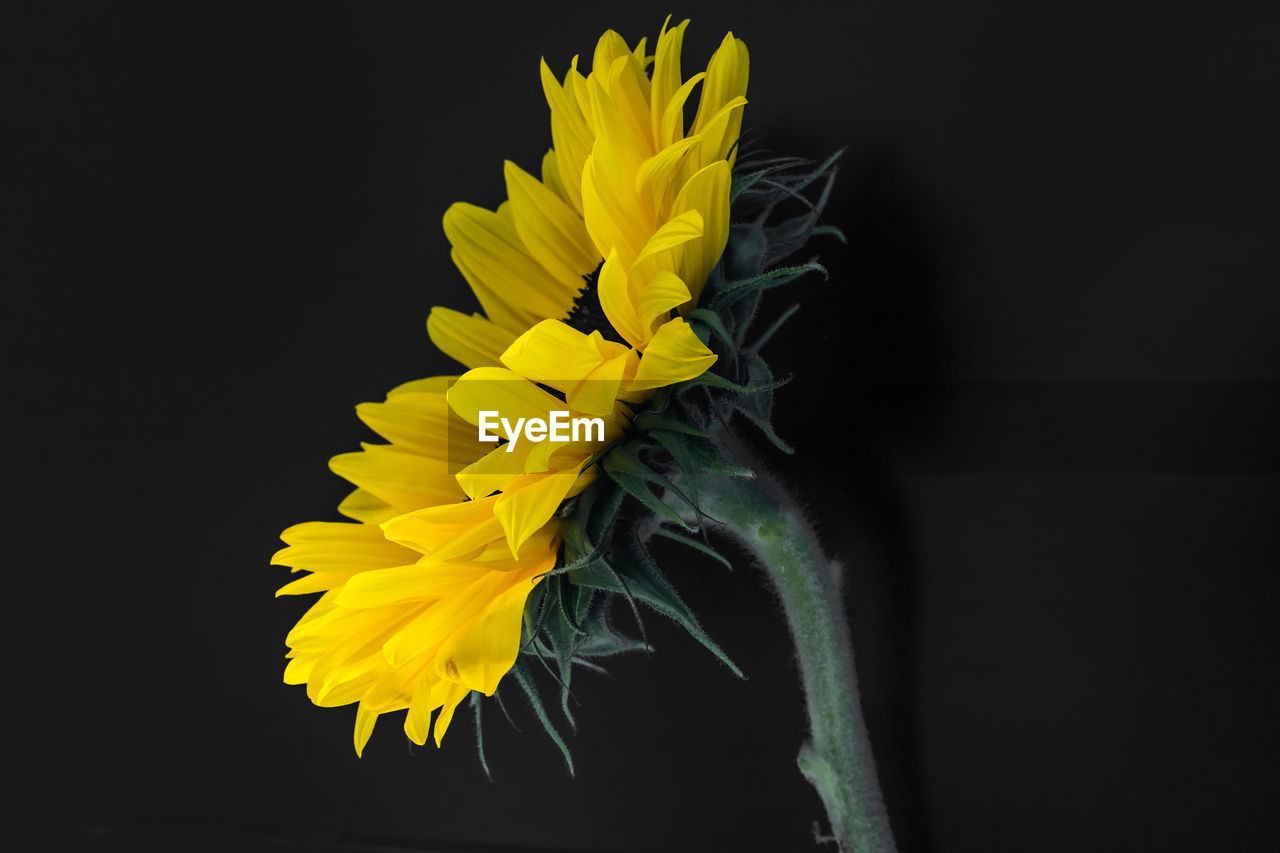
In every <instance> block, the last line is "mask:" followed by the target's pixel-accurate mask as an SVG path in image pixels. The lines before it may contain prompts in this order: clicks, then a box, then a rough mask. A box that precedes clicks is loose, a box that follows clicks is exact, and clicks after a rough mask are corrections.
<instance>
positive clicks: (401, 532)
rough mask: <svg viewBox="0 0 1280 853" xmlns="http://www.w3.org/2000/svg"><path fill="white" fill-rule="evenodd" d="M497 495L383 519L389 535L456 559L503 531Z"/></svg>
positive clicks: (432, 553) (434, 554) (431, 554)
mask: <svg viewBox="0 0 1280 853" xmlns="http://www.w3.org/2000/svg"><path fill="white" fill-rule="evenodd" d="M496 500H497V499H496V498H483V499H481V500H475V501H464V502H462V503H454V504H445V505H442V506H431V507H426V508H425V509H420V510H417V511H416V512H409V513H405V514H404V515H399V516H396V517H395V518H393V519H391V520H390V521H384V522H383V523H382V529H383V531H384V532H385V533H386V535H387V538H388V539H390V540H392V541H394V542H399V543H400V544H402V545H404V546H405V547H406V548H412V549H413V550H415V551H418V552H419V553H421V554H425V555H427V556H429V557H434V558H435V559H438V560H448V559H454V558H456V557H461V556H463V555H465V554H468V553H470V552H472V551H476V550H478V549H479V548H482V547H484V545H485V544H486V543H488V542H491V541H492V540H494V539H497V538H499V537H501V536H502V535H503V527H502V524H501V522H499V521H498V519H497V518H496V517H495V516H494V514H493V504H494V502H495V501H496Z"/></svg>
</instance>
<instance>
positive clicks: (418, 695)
mask: <svg viewBox="0 0 1280 853" xmlns="http://www.w3.org/2000/svg"><path fill="white" fill-rule="evenodd" d="M431 687H432V679H431V678H430V677H429V676H427V675H424V676H422V677H421V678H419V679H418V682H417V683H416V684H415V685H414V687H413V692H412V694H411V695H410V698H409V713H407V714H405V717H404V733H405V735H407V736H408V738H409V740H411V741H413V742H414V743H416V744H417V745H418V746H422V745H424V744H425V743H426V742H427V737H428V735H429V734H430V731H431V711H432V710H433V706H432V704H431Z"/></svg>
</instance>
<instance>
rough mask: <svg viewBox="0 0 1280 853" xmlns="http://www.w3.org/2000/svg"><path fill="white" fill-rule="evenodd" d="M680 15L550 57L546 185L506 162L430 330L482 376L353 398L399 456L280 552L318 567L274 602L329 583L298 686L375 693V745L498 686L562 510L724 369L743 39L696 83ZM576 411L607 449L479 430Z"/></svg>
mask: <svg viewBox="0 0 1280 853" xmlns="http://www.w3.org/2000/svg"><path fill="white" fill-rule="evenodd" d="M687 24H688V22H687V21H686V22H684V23H681V24H680V25H678V26H676V27H673V28H667V27H666V26H664V27H663V30H662V32H661V34H660V35H659V37H658V41H657V44H656V48H655V51H654V54H653V55H652V56H646V53H645V41H644V40H641V41H640V43H639V44H638V45H636V47H635V48H634V49H633V48H629V47H628V46H627V44H626V42H625V41H624V40H623V39H622V37H621V36H619V35H618V34H616V33H614V32H612V31H610V32H607V33H605V34H604V36H602V37H601V39H600V41H599V43H598V44H597V46H596V51H595V54H594V57H593V60H592V68H591V72H590V73H589V74H587V75H585V76H584V75H583V74H582V73H581V72H579V71H578V68H577V60H576V58H575V60H574V61H573V62H572V63H571V66H570V69H569V71H568V73H567V74H566V76H565V77H564V78H563V80H558V79H557V78H556V77H555V76H554V75H553V74H552V73H551V71H550V69H549V68H548V67H547V65H546V63H545V62H544V63H543V65H542V81H543V88H544V91H545V94H546V98H547V102H548V104H549V106H550V109H551V136H552V142H553V148H552V150H551V151H549V152H548V153H547V155H546V156H545V157H544V158H543V161H542V164H541V179H538V178H535V177H534V176H533V175H531V174H529V173H527V172H525V171H524V170H522V169H520V168H519V167H518V166H516V165H515V164H513V163H507V164H506V167H505V176H506V182H507V192H508V201H506V202H504V203H503V204H502V205H500V206H499V207H498V209H497V210H496V211H488V210H484V209H482V208H479V207H475V206H473V205H468V204H462V203H459V204H455V205H454V206H452V207H451V208H450V209H449V210H448V212H447V213H446V214H445V218H444V228H445V233H446V235H447V236H448V238H449V240H450V243H451V244H452V246H453V259H454V262H455V263H456V265H457V267H458V269H459V270H460V271H461V273H462V274H463V276H464V277H465V278H466V280H467V281H468V283H469V284H470V285H471V288H472V290H473V291H474V293H475V295H476V298H477V300H478V302H479V304H480V308H481V310H482V313H475V314H471V315H468V314H465V313H461V312H458V311H454V310H451V309H446V308H437V309H434V310H433V311H432V313H431V316H430V318H429V319H428V324H427V327H428V333H429V335H430V337H431V340H432V341H433V342H434V343H435V344H436V345H437V346H438V347H439V348H440V349H441V350H442V351H444V352H445V353H446V354H448V355H450V356H451V357H452V358H454V359H456V360H457V361H459V362H461V363H462V364H463V365H465V366H466V367H468V368H470V369H469V370H468V371H467V372H466V373H465V374H464V375H462V376H461V377H437V378H433V379H427V380H420V381H418V382H411V383H409V384H407V385H404V386H401V387H399V388H397V389H395V390H393V391H392V392H391V393H390V394H389V395H388V397H387V399H386V401H385V402H384V403H379V404H364V405H362V406H360V407H358V408H357V413H358V414H359V416H360V417H361V419H362V420H364V421H365V423H367V424H368V425H369V426H370V427H371V428H372V429H374V430H375V431H376V432H378V433H379V434H380V435H381V436H382V437H384V438H385V439H386V440H387V441H388V442H390V443H389V444H381V445H374V444H367V445H365V446H364V448H363V449H362V450H361V451H359V452H356V453H348V454H343V455H340V456H337V457H335V458H334V459H333V461H332V463H331V467H332V468H333V470H334V471H335V472H336V473H338V474H339V475H341V476H343V477H345V478H346V479H348V480H350V481H351V482H352V483H353V484H354V485H355V486H356V487H357V488H356V490H355V492H353V493H352V495H351V496H350V497H348V498H347V499H346V500H345V501H344V502H343V503H342V504H341V505H340V507H339V511H340V512H341V513H342V514H344V515H346V516H347V517H348V518H350V519H352V521H351V522H310V523H306V524H301V525H297V526H295V527H292V528H289V529H288V530H286V531H285V532H284V534H283V535H282V538H283V539H284V540H285V542H286V545H287V547H286V548H284V549H283V550H281V551H280V552H279V553H277V554H276V556H275V557H274V558H273V562H275V563H277V564H280V565H286V566H291V567H293V569H294V571H300V570H301V571H308V572H310V574H308V575H306V576H305V577H303V578H301V579H300V580H297V581H294V582H293V583H291V584H289V585H287V586H286V587H284V588H283V589H281V590H280V593H279V594H303V593H315V592H321V593H323V594H322V595H321V597H320V599H319V600H318V601H317V602H316V603H315V604H314V605H313V606H312V608H311V609H310V610H309V611H308V612H307V614H306V615H304V616H303V617H302V619H301V620H299V622H298V624H297V626H296V627H295V628H294V629H293V630H292V631H291V632H290V634H289V636H288V638H287V643H288V645H289V646H290V652H289V655H288V656H289V658H290V663H289V665H288V667H287V668H286V671H285V681H286V682H288V683H291V684H306V685H307V691H308V696H309V697H310V698H311V699H312V701H314V702H315V703H316V704H318V705H324V706H333V705H344V704H349V703H352V702H358V703H359V708H358V711H357V716H356V727H355V746H356V751H357V752H358V753H359V752H361V751H362V749H363V747H364V744H365V743H366V742H367V740H368V738H369V736H370V734H371V732H372V729H373V726H374V723H375V722H376V720H377V718H378V716H379V715H381V714H384V713H389V712H392V711H397V710H403V709H407V711H408V713H407V715H406V720H405V732H406V734H407V735H408V736H409V737H410V738H411V739H412V740H413V741H414V742H416V743H419V744H422V743H425V741H426V739H427V737H428V734H429V732H430V731H432V723H431V716H432V714H433V712H435V711H436V710H437V709H438V710H439V714H438V716H437V717H436V719H435V722H434V737H435V741H436V743H437V744H439V743H440V741H441V739H442V737H443V736H444V733H445V731H446V729H447V728H448V726H449V723H450V720H451V719H452V717H453V714H454V711H455V709H456V707H457V706H458V704H459V703H460V702H461V701H462V700H463V699H464V698H466V697H467V696H468V695H470V694H471V693H473V692H475V693H480V694H484V695H492V694H493V693H494V691H495V690H496V689H497V687H498V683H499V681H500V680H501V679H502V678H503V676H504V675H505V674H506V673H507V672H508V671H509V670H510V669H511V668H512V666H513V664H514V663H515V662H516V659H517V656H518V654H519V651H520V648H521V645H522V633H529V631H530V630H533V631H535V632H536V630H537V629H538V628H539V627H540V626H537V625H535V626H532V629H531V626H529V625H528V624H527V622H528V620H527V619H526V618H525V615H526V609H527V600H528V598H529V595H530V593H531V592H532V591H533V590H534V589H535V586H536V585H537V584H538V583H539V582H540V581H541V580H542V579H543V578H544V577H545V576H547V574H548V573H549V572H551V571H552V570H556V569H557V566H558V565H561V566H563V561H562V556H561V555H562V552H563V550H564V549H562V543H563V540H564V537H565V523H564V521H563V520H562V517H561V515H562V513H563V509H564V507H565V506H566V502H567V501H572V500H573V499H575V498H576V497H578V496H579V495H584V492H585V491H586V490H588V489H589V487H590V486H591V485H592V483H593V482H594V481H595V480H596V479H597V477H598V476H599V470H600V465H599V464H597V463H598V462H599V460H600V459H601V456H602V453H603V452H604V451H605V450H606V449H607V448H608V447H609V446H610V445H611V444H614V443H616V442H618V441H620V440H621V439H622V438H623V437H624V436H625V435H626V434H628V432H629V431H631V430H632V429H633V428H634V418H635V417H636V413H637V411H639V410H640V408H641V407H642V406H643V404H645V403H646V401H649V400H650V399H651V398H653V397H654V395H655V394H656V393H658V392H660V391H661V390H662V389H665V388H670V387H672V386H676V385H678V384H679V383H685V382H688V381H690V380H694V379H696V378H698V377H700V376H702V375H703V374H704V373H705V372H706V371H707V370H708V368H710V367H711V366H712V365H713V364H714V363H715V362H716V360H717V355H716V353H714V352H713V351H712V350H711V349H710V348H709V347H708V345H707V343H706V340H705V333H704V335H703V336H700V335H699V334H698V332H697V330H695V328H694V327H693V325H691V323H690V322H689V320H688V319H687V317H688V315H690V313H691V312H693V311H694V310H695V309H696V307H697V305H698V303H699V298H700V295H701V293H702V291H703V289H704V287H705V286H706V284H707V282H708V280H709V278H710V276H711V273H712V270H713V269H714V268H716V265H717V263H718V262H719V261H720V258H721V255H722V254H723V253H724V250H725V245H726V241H727V239H728V236H729V207H730V189H731V181H732V171H731V170H732V166H733V162H734V158H735V155H736V143H737V139H738V132H739V128H740V126H741V120H742V110H743V106H744V104H745V103H746V101H745V98H744V94H745V90H746V84H747V67H748V59H747V52H746V48H745V46H744V45H743V43H742V42H741V41H739V40H737V39H735V38H734V37H733V35H732V34H729V35H727V36H726V37H725V39H724V41H723V42H722V43H721V45H720V47H719V48H718V49H717V51H716V52H715V54H714V56H713V57H712V59H711V62H710V64H709V65H708V67H707V70H706V71H705V72H700V73H698V74H695V75H694V76H693V77H691V78H689V79H688V80H684V79H682V75H681V70H680V52H681V44H682V40H683V35H684V31H685V27H686V26H687ZM650 63H652V72H651V73H649V72H648V71H647V69H648V67H649V66H650ZM698 87H701V91H700V96H699V98H698V106H697V110H696V113H695V114H694V119H693V121H692V123H691V124H690V125H689V126H688V127H686V126H685V122H684V114H685V113H684V109H685V104H686V103H687V102H689V101H690V99H691V97H692V95H693V92H694V90H695V89H697V88H698ZM540 386H541V387H540ZM548 388H549V389H552V390H551V391H548V390H546V389H548ZM552 392H556V393H552ZM561 396H562V397H563V400H562V399H561ZM566 407H567V409H568V410H569V411H570V412H571V413H572V414H574V415H582V416H595V417H599V418H600V419H601V420H602V421H603V423H604V440H603V441H602V442H600V441H594V442H593V441H588V440H577V441H575V440H569V441H544V442H540V443H536V444H533V443H524V444H522V445H518V446H516V445H515V443H514V442H513V443H512V445H511V446H509V445H499V446H498V447H491V446H490V445H486V444H484V443H482V442H480V441H479V440H478V434H477V429H476V428H477V427H478V426H479V425H480V420H481V412H484V411H494V410H496V411H501V412H503V413H504V414H509V415H510V416H511V417H513V418H515V417H527V418H534V417H537V418H543V419H545V418H546V417H547V416H548V414H549V413H550V412H551V411H553V410H561V409H565V408H566ZM512 451H514V452H512ZM615 464H620V463H615ZM614 476H615V479H616V478H617V477H620V476H629V475H627V474H626V473H625V472H623V473H621V474H615V475H614ZM637 476H639V475H637ZM584 496H585V495H584ZM575 535H576V534H575ZM581 548H582V546H581V543H579V544H578V545H575V553H577V551H581ZM623 586H624V588H625V587H626V584H625V583H624V584H623ZM628 595H630V591H629V590H628ZM570 597H571V596H570ZM575 606H576V605H575ZM582 606H583V613H584V614H585V613H586V610H587V609H588V605H587V604H585V603H584V604H583V605H582ZM571 609H573V608H572V607H571ZM680 618H684V617H680ZM570 619H572V617H570ZM686 621H688V620H687V619H686Z"/></svg>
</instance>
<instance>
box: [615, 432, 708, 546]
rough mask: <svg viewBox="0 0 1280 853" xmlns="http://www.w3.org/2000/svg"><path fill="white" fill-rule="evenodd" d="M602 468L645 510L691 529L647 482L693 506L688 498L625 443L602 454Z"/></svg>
mask: <svg viewBox="0 0 1280 853" xmlns="http://www.w3.org/2000/svg"><path fill="white" fill-rule="evenodd" d="M604 470H605V471H606V472H608V474H609V476H610V478H612V479H613V481H614V482H615V483H617V484H618V485H619V486H621V487H622V488H624V489H626V491H627V494H629V495H631V496H632V497H634V498H635V499H636V500H638V501H640V502H641V503H642V504H644V505H645V506H647V507H649V509H651V510H653V511H654V512H656V513H658V514H659V515H661V516H663V517H664V518H667V519H670V520H671V521H674V522H675V523H676V524H679V525H680V526H681V527H684V528H686V529H689V530H691V529H692V528H690V527H689V525H688V524H686V523H685V521H684V519H683V518H681V517H680V513H678V512H676V511H675V510H674V509H672V508H671V507H669V506H667V504H665V503H663V501H662V499H661V498H659V497H658V496H657V495H655V494H654V493H653V491H652V490H650V488H649V486H648V484H649V483H653V484H654V485H656V486H660V487H662V488H664V489H669V490H670V491H671V492H672V493H674V494H676V495H678V496H679V497H680V498H681V499H683V500H684V501H685V502H686V503H689V504H690V506H693V504H692V503H691V502H690V501H689V498H688V497H686V496H685V494H684V492H682V491H680V489H678V488H677V487H676V485H675V483H672V482H671V481H670V480H669V479H667V478H666V477H664V476H662V475H661V474H659V473H657V472H656V471H654V470H652V469H650V468H649V467H648V466H646V465H645V464H644V463H643V462H641V461H640V460H639V458H638V457H636V455H635V454H634V453H633V452H632V451H631V450H630V449H629V448H628V447H627V446H625V445H623V446H620V447H616V448H614V449H613V450H612V451H610V452H609V453H608V454H607V455H606V456H605V458H604ZM694 509H697V507H696V506H695V507H694Z"/></svg>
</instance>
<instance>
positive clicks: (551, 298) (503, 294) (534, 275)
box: [444, 202, 580, 333]
mask: <svg viewBox="0 0 1280 853" xmlns="http://www.w3.org/2000/svg"><path fill="white" fill-rule="evenodd" d="M509 216H510V214H505V215H504V214H503V213H502V212H493V211H488V210H485V209H484V208H481V207H476V206H475V205H473V204H466V203H464V202H455V203H454V204H453V205H451V206H450V207H449V209H448V210H447V211H445V215H444V232H445V236H446V237H448V238H449V242H450V243H451V244H452V245H453V249H454V252H453V254H454V262H455V263H456V264H457V266H458V268H459V269H460V270H461V271H462V274H463V275H464V276H466V278H467V282H468V283H469V284H470V285H471V288H472V290H474V291H475V294H476V298H478V299H479V300H480V305H481V306H482V307H483V308H484V312H485V314H486V315H487V316H488V317H489V319H491V320H493V321H494V322H495V323H497V324H498V325H500V326H504V327H506V328H507V329H508V330H510V331H513V332H517V333H519V332H523V331H524V330H525V329H527V328H528V327H530V326H532V325H533V324H534V323H536V322H537V321H538V320H540V319H542V318H543V317H559V316H561V315H563V314H566V313H568V311H569V308H570V307H571V306H572V305H573V300H574V297H576V296H577V294H578V289H579V287H580V285H577V284H575V283H573V282H568V283H566V282H562V281H560V280H559V279H557V278H556V277H555V276H553V275H551V274H550V273H549V272H547V271H546V270H545V269H543V267H542V265H541V264H539V263H538V262H537V261H535V260H534V259H533V258H532V257H531V256H530V255H529V253H528V251H527V250H526V249H525V247H524V245H523V243H522V242H521V240H520V236H519V234H517V233H516V230H515V226H514V224H513V223H512V222H511V221H509Z"/></svg>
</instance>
